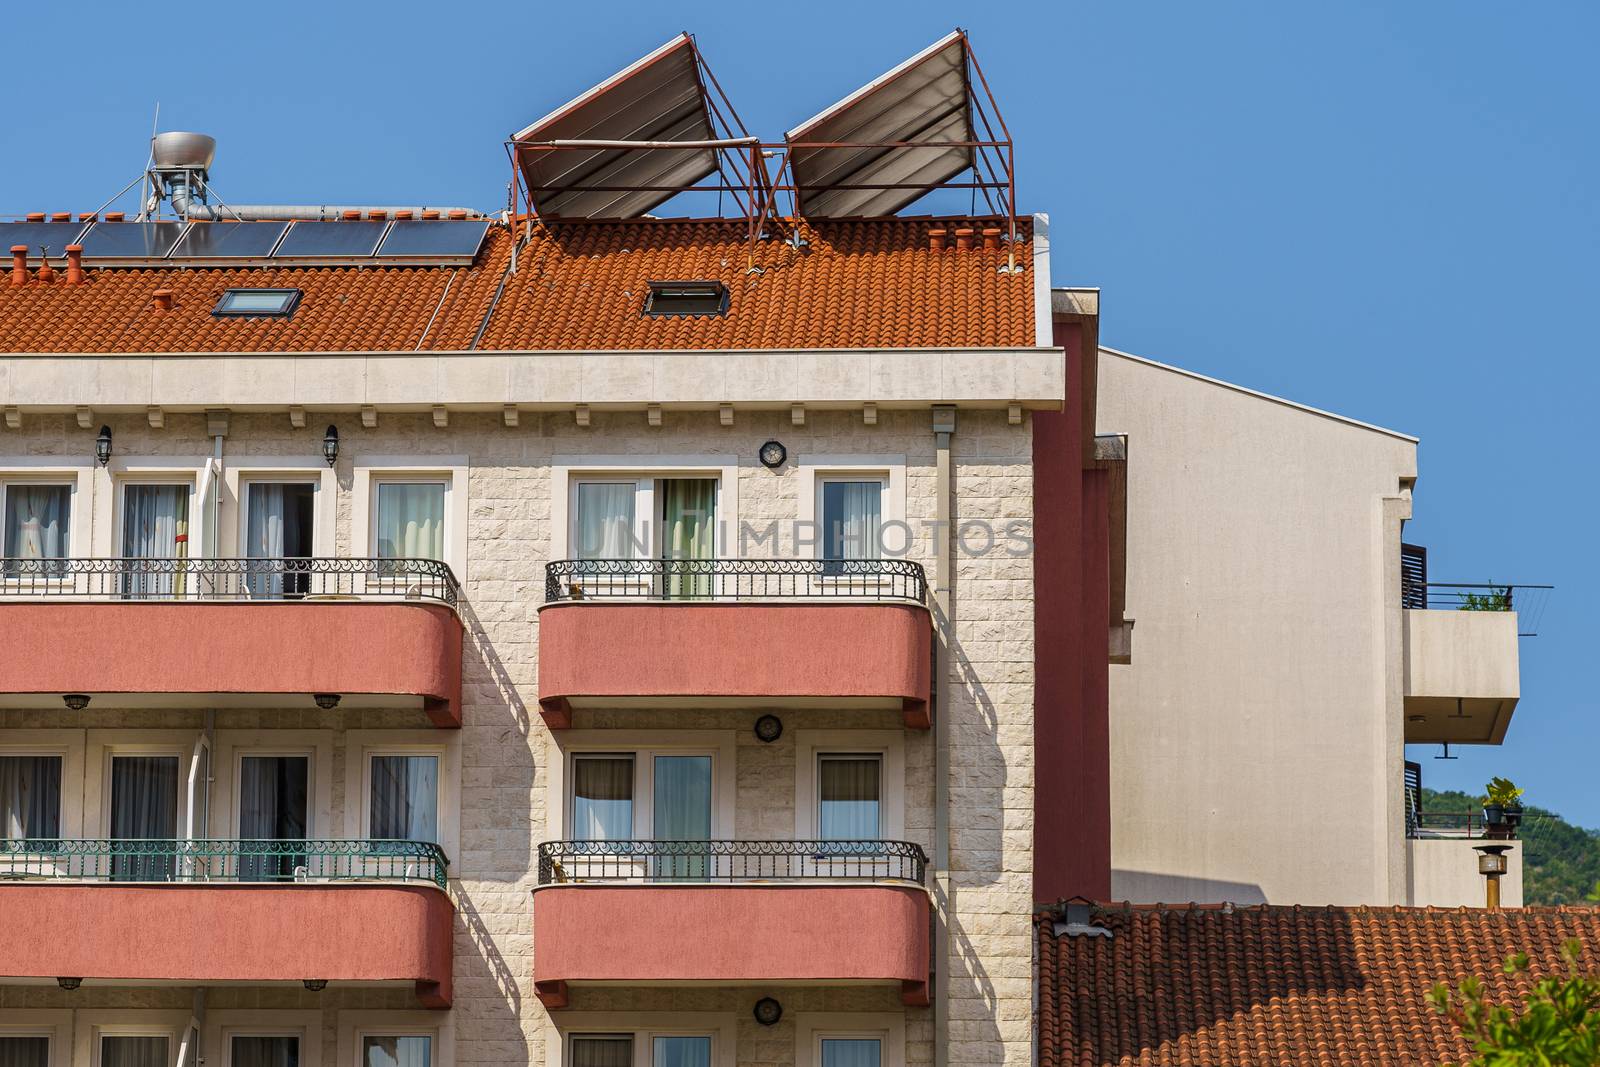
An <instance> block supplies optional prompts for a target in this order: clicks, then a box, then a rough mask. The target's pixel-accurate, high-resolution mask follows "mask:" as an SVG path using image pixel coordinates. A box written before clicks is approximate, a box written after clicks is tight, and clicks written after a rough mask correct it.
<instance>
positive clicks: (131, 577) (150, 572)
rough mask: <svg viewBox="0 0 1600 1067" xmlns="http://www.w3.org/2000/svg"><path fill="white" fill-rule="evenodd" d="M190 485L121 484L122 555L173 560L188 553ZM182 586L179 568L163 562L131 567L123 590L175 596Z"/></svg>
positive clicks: (135, 594) (133, 594)
mask: <svg viewBox="0 0 1600 1067" xmlns="http://www.w3.org/2000/svg"><path fill="white" fill-rule="evenodd" d="M189 493H190V487H189V486H188V485H183V484H180V485H162V484H153V483H150V484H147V483H139V482H135V483H131V484H128V485H125V486H123V487H122V558H123V559H125V560H154V561H160V560H170V559H177V558H179V557H180V556H184V555H187V554H188V552H187V548H188V541H189ZM182 591H183V587H182V585H181V579H180V577H179V575H178V573H177V568H176V567H174V566H172V565H170V564H163V563H160V562H152V563H146V564H142V565H138V566H131V565H130V567H129V569H128V571H127V572H126V573H125V575H124V577H123V593H124V595H126V596H130V597H150V596H172V595H174V594H175V593H181V592H182Z"/></svg>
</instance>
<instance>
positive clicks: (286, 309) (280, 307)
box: [211, 289, 300, 319]
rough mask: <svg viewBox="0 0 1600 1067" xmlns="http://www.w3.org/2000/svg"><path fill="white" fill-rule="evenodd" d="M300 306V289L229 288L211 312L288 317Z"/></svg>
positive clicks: (220, 315)
mask: <svg viewBox="0 0 1600 1067" xmlns="http://www.w3.org/2000/svg"><path fill="white" fill-rule="evenodd" d="M299 306H300V290H299V289H229V290H228V291H227V292H225V293H223V294H222V298H221V299H219V300H218V301H217V306H216V307H215V308H212V309H211V314H212V315H214V316H216V317H217V318H241V319H286V318H288V317H289V316H291V315H293V314H294V309H295V308H297V307H299Z"/></svg>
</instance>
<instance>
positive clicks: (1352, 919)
mask: <svg viewBox="0 0 1600 1067" xmlns="http://www.w3.org/2000/svg"><path fill="white" fill-rule="evenodd" d="M1055 922H1056V919H1055V917H1053V916H1051V915H1043V916H1041V917H1040V918H1039V921H1038V927H1037V930H1038V945H1039V975H1040V984H1041V987H1040V990H1039V1063H1040V1065H1041V1067H1067V1065H1072V1067H1091V1065H1093V1067H1103V1065H1113V1064H1115V1065H1125V1064H1126V1065H1132V1064H1139V1065H1143V1067H1179V1065H1182V1067H1199V1065H1205V1067H1246V1065H1248V1067H1256V1065H1260V1067H1269V1065H1270V1067H1279V1065H1286V1064H1296V1065H1298V1064H1305V1065H1308V1067H1309V1065H1312V1064H1315V1065H1317V1067H1332V1065H1354V1064H1362V1065H1371V1064H1434V1063H1440V1062H1444V1061H1450V1060H1463V1059H1466V1058H1468V1057H1470V1056H1471V1055H1472V1049H1471V1048H1470V1046H1469V1045H1468V1044H1467V1043H1466V1042H1465V1041H1463V1040H1462V1038H1461V1036H1460V1033H1459V1031H1458V1030H1457V1029H1456V1028H1455V1026H1454V1025H1453V1024H1452V1023H1451V1022H1450V1021H1449V1020H1447V1019H1445V1018H1444V1017H1442V1016H1440V1015H1438V1014H1436V1013H1435V1012H1434V1010H1433V1008H1432V1007H1431V1006H1430V1005H1429V1004H1428V1002H1427V999H1426V998H1427V992H1428V990H1429V989H1431V988H1432V987H1433V985H1434V984H1435V983H1437V982H1445V983H1449V984H1451V985H1458V984H1459V983H1460V982H1461V980H1462V979H1463V978H1465V977H1467V976H1468V975H1477V976H1478V977H1479V978H1480V979H1481V980H1482V981H1483V982H1484V986H1485V989H1486V991H1487V993H1488V995H1489V997H1490V998H1491V999H1492V1000H1494V1001H1496V1002H1515V1001H1516V1000H1517V999H1518V998H1519V997H1520V995H1521V994H1522V993H1524V992H1526V990H1527V989H1528V987H1529V986H1530V985H1531V984H1532V982H1533V981H1535V980H1537V979H1538V978H1540V977H1546V976H1549V975H1552V974H1564V973H1565V964H1564V962H1563V961H1562V959H1561V955H1560V950H1561V946H1562V944H1563V943H1565V942H1566V941H1568V940H1570V939H1573V938H1577V939H1579V940H1581V941H1582V942H1583V943H1584V944H1585V945H1586V946H1587V950H1588V952H1589V953H1591V954H1592V953H1594V952H1595V951H1597V950H1600V909H1597V908H1577V907H1573V908H1567V907H1562V908H1515V909H1505V910H1498V911H1487V910H1484V909H1481V908H1479V909H1469V908H1459V909H1455V910H1441V909H1435V908H1335V907H1329V908H1298V907H1281V906H1280V907H1273V906H1260V907H1249V908H1228V907H1199V906H1193V905H1191V906H1188V907H1165V906H1153V907H1130V906H1127V905H1118V906H1095V907H1093V908H1091V909H1090V923H1089V925H1091V926H1097V927H1102V928H1104V929H1106V930H1109V931H1111V934H1112V936H1110V937H1097V936H1088V935H1084V934H1076V935H1073V934H1062V935H1060V936H1058V935H1057V934H1056V933H1055V932H1054V926H1055ZM1517 952H1526V953H1527V954H1528V956H1529V957H1530V960H1531V964H1532V965H1531V967H1530V969H1529V971H1527V972H1524V973H1522V974H1517V975H1506V974H1504V973H1503V971H1502V965H1503V964H1504V962H1505V960H1506V957H1508V956H1510V955H1512V954H1513V953H1517ZM1590 962H1592V957H1591V959H1590Z"/></svg>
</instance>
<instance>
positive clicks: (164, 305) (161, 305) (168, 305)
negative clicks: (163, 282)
mask: <svg viewBox="0 0 1600 1067" xmlns="http://www.w3.org/2000/svg"><path fill="white" fill-rule="evenodd" d="M156 310H157V311H171V310H172V290H171V289H157V290H156Z"/></svg>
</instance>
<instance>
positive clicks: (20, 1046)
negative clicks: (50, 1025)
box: [0, 1036, 50, 1067]
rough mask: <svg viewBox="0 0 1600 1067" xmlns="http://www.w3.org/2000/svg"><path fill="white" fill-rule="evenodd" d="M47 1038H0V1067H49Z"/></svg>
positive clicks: (48, 1043)
mask: <svg viewBox="0 0 1600 1067" xmlns="http://www.w3.org/2000/svg"><path fill="white" fill-rule="evenodd" d="M49 1063H50V1039H49V1038H48V1037H4V1036H0V1067H49Z"/></svg>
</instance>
